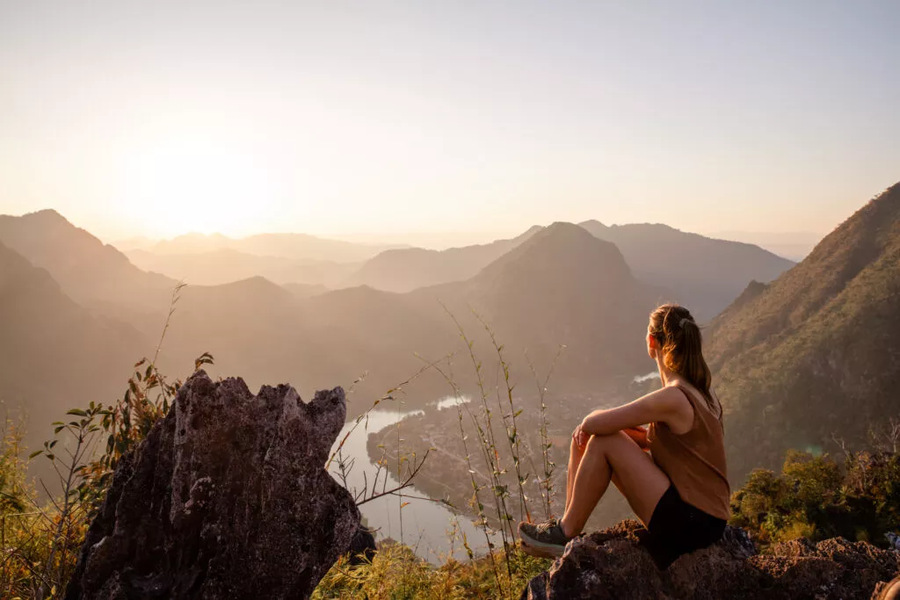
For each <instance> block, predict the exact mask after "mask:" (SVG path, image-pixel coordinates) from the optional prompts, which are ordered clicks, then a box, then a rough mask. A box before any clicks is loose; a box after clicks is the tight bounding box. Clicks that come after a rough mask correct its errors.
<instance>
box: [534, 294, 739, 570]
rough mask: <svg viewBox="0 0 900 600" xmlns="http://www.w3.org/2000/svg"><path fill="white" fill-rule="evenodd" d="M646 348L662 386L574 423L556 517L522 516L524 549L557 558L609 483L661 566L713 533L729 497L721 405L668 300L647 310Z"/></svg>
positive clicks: (684, 313)
mask: <svg viewBox="0 0 900 600" xmlns="http://www.w3.org/2000/svg"><path fill="white" fill-rule="evenodd" d="M647 352H648V353H649V354H650V358H652V359H654V360H655V361H656V364H657V367H658V368H659V377H660V379H661V380H662V384H663V387H662V388H661V389H659V390H657V391H655V392H653V393H651V394H647V395H646V396H644V397H642V398H639V399H637V400H635V401H634V402H631V403H629V404H625V405H624V406H620V407H618V408H612V409H608V410H595V411H594V412H592V413H590V414H589V415H588V416H586V417H585V418H584V420H583V421H582V422H581V424H580V425H578V427H576V428H575V432H574V433H573V434H572V443H571V447H570V450H569V470H568V480H567V483H566V509H565V514H564V515H563V518H562V519H560V520H559V521H557V520H556V519H552V520H550V521H547V522H544V523H540V524H531V523H521V524H520V525H519V536H520V537H521V539H522V546H523V549H524V550H525V551H526V552H529V553H530V554H535V555H538V556H562V553H563V550H564V548H565V545H566V543H567V542H568V541H569V540H570V539H572V538H573V537H575V536H577V535H578V534H580V533H581V531H582V529H583V528H584V525H585V523H586V522H587V520H588V517H589V516H590V515H591V512H592V511H593V510H594V507H595V506H596V505H597V502H598V501H599V500H600V498H602V497H603V494H604V493H605V492H606V490H607V488H608V487H609V484H610V482H612V483H614V484H615V486H616V487H617V488H619V491H621V492H622V494H623V495H624V496H625V498H626V499H627V500H628V504H629V505H631V509H632V510H633V511H634V513H635V514H636V515H637V517H638V518H639V519H640V520H641V521H642V522H643V523H644V525H645V526H646V527H647V529H648V530H649V532H650V533H649V535H648V536H647V544H648V547H649V549H650V551H651V553H652V554H653V557H654V559H655V560H656V561H657V563H658V564H659V565H660V567H662V568H666V567H668V566H669V565H670V564H671V563H672V561H674V560H675V559H676V558H678V557H679V556H680V555H682V554H685V553H687V552H692V551H693V550H697V549H699V548H704V547H706V546H708V545H710V544H712V543H714V542H716V541H718V540H719V539H720V538H721V537H722V533H723V531H724V530H725V522H726V521H727V519H728V517H729V503H728V501H729V497H730V495H731V491H730V488H729V486H728V479H727V477H726V468H725V448H724V441H723V434H724V429H723V426H722V406H721V404H720V403H719V402H718V400H717V399H716V398H715V396H714V395H713V394H712V392H711V391H710V381H711V376H710V372H709V367H708V366H707V365H706V361H705V360H704V359H703V354H702V352H701V336H700V329H699V327H698V326H697V323H696V322H695V321H694V319H693V317H692V316H691V313H690V312H689V311H688V310H687V309H686V308H683V307H681V306H677V305H674V304H667V305H664V306H660V307H659V308H657V309H656V310H654V311H653V313H651V315H650V325H649V326H648V328H647ZM646 423H649V424H650V426H649V428H647V429H645V428H644V427H642V426H643V425H644V424H646ZM648 451H649V452H648Z"/></svg>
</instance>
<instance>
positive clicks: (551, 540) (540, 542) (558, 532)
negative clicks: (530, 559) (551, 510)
mask: <svg viewBox="0 0 900 600" xmlns="http://www.w3.org/2000/svg"><path fill="white" fill-rule="evenodd" d="M519 538H520V539H521V540H522V550H524V551H525V552H526V553H528V554H531V555H532V556H540V557H543V558H557V557H560V556H562V555H563V552H564V551H565V549H566V544H568V543H569V540H571V539H572V538H570V537H567V536H566V534H565V533H563V530H562V526H561V525H560V524H559V521H557V520H556V519H550V520H549V521H544V522H543V523H519Z"/></svg>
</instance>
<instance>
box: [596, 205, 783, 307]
mask: <svg viewBox="0 0 900 600" xmlns="http://www.w3.org/2000/svg"><path fill="white" fill-rule="evenodd" d="M580 225H581V226H582V227H584V228H585V229H586V230H587V231H589V232H590V233H591V234H593V235H594V236H596V237H598V238H600V239H601V240H606V241H608V242H612V243H613V244H615V245H616V246H618V248H619V250H621V252H622V255H623V256H624V257H625V262H627V263H628V265H629V266H630V267H631V269H632V271H633V272H634V275H635V277H637V278H638V279H641V280H643V281H646V282H648V283H652V284H654V285H659V286H663V287H666V288H669V289H671V290H672V291H673V292H674V296H673V298H671V300H674V301H677V302H679V303H681V304H684V305H685V306H687V307H688V308H689V309H690V310H691V312H692V313H693V314H694V316H695V317H696V318H697V319H699V320H700V321H707V320H709V319H712V318H713V317H714V316H715V315H717V314H718V313H719V312H720V311H721V310H722V309H724V308H725V307H726V306H728V305H729V304H730V303H731V302H732V300H734V299H735V298H736V297H737V296H738V295H739V294H740V293H741V291H742V290H743V289H744V288H745V287H747V284H748V283H749V282H750V281H753V280H757V281H762V282H768V281H771V280H773V279H775V278H776V277H778V276H779V275H781V274H782V273H783V272H784V271H786V270H788V269H789V268H791V267H792V266H793V265H794V263H793V262H791V261H789V260H787V259H784V258H781V257H780V256H776V255H775V254H772V253H771V252H769V251H767V250H763V249H762V248H760V247H758V246H754V245H752V244H745V243H741V242H731V241H727V240H717V239H712V238H708V237H704V236H702V235H698V234H696V233H687V232H684V231H679V230H678V229H674V228H672V227H669V226H668V225H659V224H630V225H612V226H607V225H604V224H602V223H600V222H599V221H585V222H583V223H580Z"/></svg>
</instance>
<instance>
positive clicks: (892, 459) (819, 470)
mask: <svg viewBox="0 0 900 600" xmlns="http://www.w3.org/2000/svg"><path fill="white" fill-rule="evenodd" d="M731 509H732V519H731V523H732V524H733V525H736V526H739V527H743V528H745V529H747V530H748V531H750V533H751V535H753V536H754V537H755V538H756V539H757V541H758V542H760V543H761V544H762V545H763V547H765V546H767V545H769V544H771V543H774V542H780V541H785V540H790V539H795V538H798V537H806V538H809V539H811V540H812V541H820V540H823V539H827V538H830V537H837V536H840V537H845V538H847V539H850V540H865V541H868V542H871V543H873V544H876V545H881V546H885V545H886V544H887V539H886V537H885V534H886V533H888V532H896V531H897V530H898V529H900V454H898V453H897V452H896V451H894V450H879V451H875V452H873V451H869V450H861V451H856V452H848V453H847V455H846V457H845V459H844V460H843V461H841V462H838V461H836V460H835V459H834V458H833V457H831V456H829V455H823V456H813V455H812V454H809V453H806V452H797V451H790V452H788V454H787V457H786V458H785V461H784V466H783V467H782V472H781V474H780V475H778V474H776V473H774V472H772V471H768V470H764V469H757V470H754V471H753V472H752V473H751V474H750V476H749V478H748V479H747V482H746V484H745V485H744V487H742V488H741V489H740V490H738V491H737V492H735V493H734V495H733V496H732V498H731Z"/></svg>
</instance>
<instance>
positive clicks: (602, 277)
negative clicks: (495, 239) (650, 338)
mask: <svg viewBox="0 0 900 600" xmlns="http://www.w3.org/2000/svg"><path fill="white" fill-rule="evenodd" d="M669 293H670V292H667V291H666V290H665V289H663V288H659V287H654V286H649V285H647V284H645V283H643V282H641V281H638V280H637V279H635V277H634V276H633V275H632V274H631V270H630V269H629V267H628V265H627V264H626V263H625V260H624V258H623V256H622V253H621V252H619V250H618V248H616V246H615V245H613V244H611V243H609V242H604V241H602V240H599V239H597V238H596V237H594V236H592V235H591V234H589V233H588V232H587V231H586V230H584V229H583V228H581V227H578V226H577V225H572V224H570V223H554V224H553V225H550V226H549V227H546V228H544V229H542V230H540V231H538V232H536V233H533V235H531V236H530V238H529V239H528V240H527V241H525V242H524V243H522V244H521V245H519V246H518V247H517V248H515V249H514V250H512V251H510V252H509V253H507V254H505V255H504V256H502V257H501V258H499V259H498V260H496V261H494V262H493V263H491V264H490V265H488V266H487V267H485V268H484V269H483V270H482V271H481V272H479V273H478V275H476V276H475V277H473V278H472V279H470V280H468V281H466V282H462V283H459V284H445V285H442V286H436V287H433V288H427V289H423V290H418V291H417V292H414V293H413V294H412V296H413V297H417V298H419V299H420V301H421V299H424V298H428V299H432V301H433V300H434V299H440V300H441V301H442V302H443V303H444V304H445V305H447V306H448V308H450V309H451V310H452V311H453V312H454V314H457V315H459V316H461V317H463V319H464V320H467V319H466V318H467V316H468V313H469V312H470V311H469V310H468V308H469V307H471V308H473V309H475V310H476V311H477V312H478V313H479V314H481V315H482V316H484V317H485V318H486V319H487V320H488V321H489V322H490V323H491V325H492V328H493V329H494V331H495V333H496V335H497V338H498V340H500V342H501V343H503V344H504V345H505V346H506V347H507V348H508V349H509V351H521V350H522V349H523V348H527V349H528V352H529V357H530V358H531V359H533V360H534V361H535V362H536V364H540V365H545V366H548V365H549V364H550V362H551V361H552V359H553V356H554V355H555V354H556V352H557V349H558V346H559V345H560V344H565V345H566V347H567V349H566V351H565V355H564V356H565V357H564V359H563V361H562V362H561V363H560V365H559V369H558V374H559V379H561V380H564V381H565V383H560V385H564V386H569V387H570V388H572V389H590V388H592V387H605V386H607V385H608V384H609V383H610V381H611V380H613V379H622V380H630V379H631V378H632V377H633V376H634V375H636V374H637V373H639V372H641V370H642V369H646V365H647V362H648V359H647V353H646V346H645V342H644V332H645V331H646V328H647V320H648V316H649V313H650V311H651V310H652V309H653V308H654V307H655V306H656V305H657V304H658V303H659V301H660V299H661V298H664V297H666V296H667V295H668V294H669ZM472 326H474V327H477V328H478V329H480V326H478V325H477V324H475V323H472ZM478 329H475V332H477V331H478ZM518 362H519V363H520V364H522V362H523V361H522V359H521V357H520V359H519V361H518Z"/></svg>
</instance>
